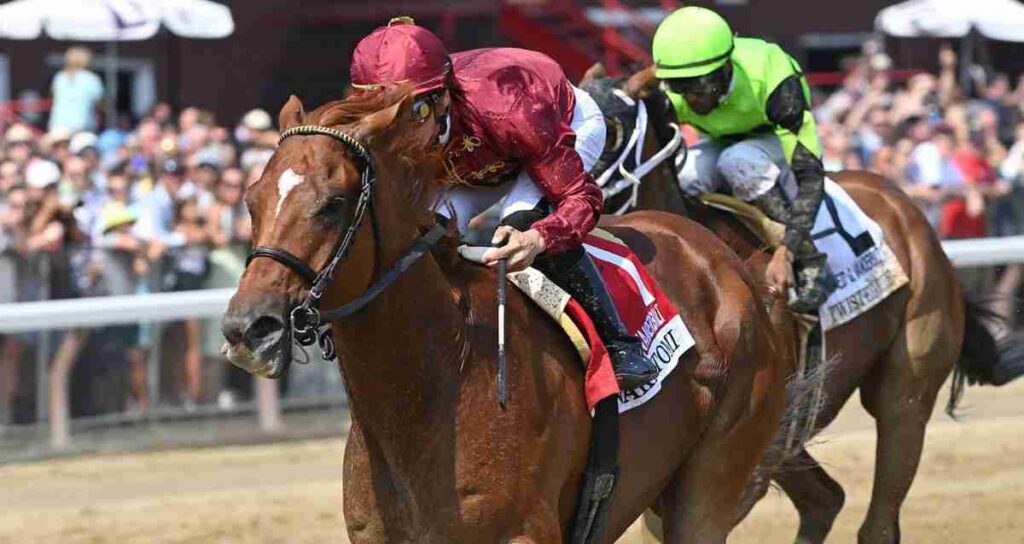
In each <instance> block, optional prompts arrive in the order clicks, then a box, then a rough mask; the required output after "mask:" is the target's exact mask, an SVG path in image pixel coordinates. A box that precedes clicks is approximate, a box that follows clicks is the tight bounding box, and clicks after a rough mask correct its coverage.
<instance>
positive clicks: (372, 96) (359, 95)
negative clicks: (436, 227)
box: [303, 84, 445, 223]
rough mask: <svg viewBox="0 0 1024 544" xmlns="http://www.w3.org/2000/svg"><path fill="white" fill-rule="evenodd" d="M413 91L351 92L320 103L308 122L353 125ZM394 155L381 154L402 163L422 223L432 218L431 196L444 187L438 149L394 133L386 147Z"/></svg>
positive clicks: (405, 185)
mask: <svg viewBox="0 0 1024 544" xmlns="http://www.w3.org/2000/svg"><path fill="white" fill-rule="evenodd" d="M412 91H413V88H412V87H411V86H410V85H407V84H398V85H392V86H386V87H380V88H377V89H373V90H363V91H357V92H355V93H352V94H351V95H349V96H347V97H346V98H344V99H343V100H335V101H332V102H328V103H326V104H323V105H321V106H320V107H318V108H316V109H315V110H313V111H311V112H309V113H307V114H306V115H305V117H304V119H303V122H304V123H306V124H317V125H321V126H326V127H332V128H341V129H344V127H346V126H350V125H354V124H356V123H358V122H359V121H361V120H362V119H363V118H365V117H366V116H368V115H372V114H374V113H377V112H379V111H381V110H384V109H387V108H390V107H392V106H394V105H395V104H399V103H401V102H402V101H403V100H405V99H406V98H407V97H408V96H409V95H410V94H411V93H412ZM386 149H387V150H388V151H387V152H388V153H389V154H392V156H389V157H381V162H387V163H389V164H399V165H400V166H401V168H402V169H403V171H402V172H400V177H401V182H400V183H402V185H403V188H404V192H405V195H406V196H407V200H408V202H409V203H410V205H411V206H412V207H413V209H414V210H416V211H417V212H421V213H420V215H422V216H423V223H427V222H429V221H430V220H432V218H433V213H432V212H430V211H429V205H430V202H431V195H434V194H436V193H437V192H438V191H439V190H441V189H443V188H444V185H445V182H444V179H445V178H444V176H443V175H442V174H441V173H442V172H443V164H442V160H441V153H440V151H439V150H431V149H425V148H424V147H423V146H422V143H421V142H415V141H413V139H412V138H411V137H409V138H406V137H404V135H403V134H397V135H395V136H394V137H393V138H392V139H391V140H390V141H389V142H388V145H387V148H386Z"/></svg>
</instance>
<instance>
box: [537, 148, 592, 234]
mask: <svg viewBox="0 0 1024 544" xmlns="http://www.w3.org/2000/svg"><path fill="white" fill-rule="evenodd" d="M524 168H525V171H526V172H527V173H528V174H529V175H530V177H531V178H533V180H534V182H535V183H536V184H537V187H538V188H539V189H540V190H541V192H542V193H544V197H545V198H546V199H547V200H548V202H550V203H551V204H552V205H553V206H554V211H553V212H552V213H551V215H549V216H547V217H545V218H544V219H541V220H540V221H537V222H536V223H534V224H533V229H534V230H536V231H537V232H539V233H540V234H541V236H542V237H543V238H544V241H545V245H546V248H547V249H546V252H548V253H551V254H557V253H562V252H564V251H566V250H568V249H572V248H574V247H579V245H580V244H581V243H583V237H584V236H586V235H587V234H588V233H590V231H592V230H594V227H595V226H597V220H598V219H599V218H600V217H601V208H602V207H603V206H604V196H603V195H602V194H601V189H599V188H598V187H597V183H595V182H594V178H593V177H592V176H591V175H590V174H589V173H588V172H587V171H586V169H584V168H583V161H582V160H581V159H580V156H579V154H578V153H577V152H576V149H575V148H574V147H573V138H572V137H571V136H569V137H566V136H563V137H561V138H559V140H558V142H556V143H555V144H554V145H552V146H550V147H548V148H547V150H545V151H542V152H541V153H539V154H537V155H535V156H534V157H532V158H531V160H530V162H529V163H527V164H526V165H524Z"/></svg>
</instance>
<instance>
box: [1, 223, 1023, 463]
mask: <svg viewBox="0 0 1024 544" xmlns="http://www.w3.org/2000/svg"><path fill="white" fill-rule="evenodd" d="M943 249H944V250H945V251H946V254H947V255H948V256H949V258H950V260H951V261H953V264H954V265H955V266H957V267H958V268H967V267H975V266H991V265H997V264H1018V263H1024V236H1011V237H1005V238H984V239H972V240H952V241H946V242H943ZM233 292H234V290H233V289H208V290H201V291H183V292H175V293H157V294H146V295H132V296H112V297H97V298H80V299H71V300H50V301H43V302H24V303H16V304H0V334H9V333H18V332H26V331H40V330H58V329H76V328H77V329H91V328H95V327H101V326H108V325H118V324H131V323H140V322H147V321H156V322H158V321H174V320H180V319H185V318H216V317H219V316H220V315H221V314H222V313H223V312H224V310H225V308H226V307H227V304H228V301H229V300H230V298H231V296H232V294H233ZM69 372H70V364H69V363H66V362H65V363H64V364H59V363H57V364H54V365H53V368H51V370H50V372H48V373H47V379H48V381H49V382H50V383H49V387H47V389H48V390H49V396H50V399H49V405H50V409H49V410H47V414H46V415H47V421H48V423H49V429H50V443H51V445H52V446H54V447H55V448H62V447H66V446H67V444H68V442H69V436H68V435H69V431H68V409H67V406H68V403H67V395H68V392H67V379H68V375H67V374H68V373H69ZM256 396H257V403H256V404H257V413H258V415H259V421H260V426H261V427H262V428H263V429H264V430H265V431H267V432H276V431H279V430H280V429H281V427H282V418H281V408H280V400H279V398H278V392H277V387H276V385H275V384H274V383H273V382H271V381H270V380H265V379H257V387H256ZM37 400H38V399H37Z"/></svg>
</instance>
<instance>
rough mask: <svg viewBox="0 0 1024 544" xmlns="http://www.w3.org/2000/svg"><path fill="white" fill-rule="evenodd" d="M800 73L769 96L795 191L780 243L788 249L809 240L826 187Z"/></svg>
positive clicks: (770, 113)
mask: <svg viewBox="0 0 1024 544" xmlns="http://www.w3.org/2000/svg"><path fill="white" fill-rule="evenodd" d="M801 78H802V76H801V75H800V74H793V75H792V76H790V77H788V78H786V79H784V80H783V81H782V82H781V83H779V84H778V86H776V87H775V90H774V91H772V93H771V95H769V97H768V101H767V104H766V108H767V114H768V119H769V120H770V121H771V122H772V123H773V124H774V125H775V134H776V135H777V136H778V138H779V141H780V142H781V143H782V150H783V152H784V153H785V155H786V160H787V161H788V162H789V165H790V167H791V168H792V170H793V175H794V177H795V178H796V183H797V195H796V198H795V199H794V200H793V203H792V204H791V206H790V210H789V221H788V222H787V224H786V234H785V236H784V237H783V243H784V244H785V245H786V247H788V248H789V249H790V250H791V251H795V250H796V248H797V246H799V245H800V244H801V242H803V241H804V240H807V241H810V235H811V228H812V227H813V226H814V219H815V216H816V215H817V213H818V207H819V206H820V205H821V199H822V195H823V192H824V189H825V168H824V166H823V165H822V162H821V144H820V141H819V140H818V133H817V128H816V126H815V123H814V116H813V115H812V114H811V110H810V107H809V105H808V104H807V98H806V95H805V94H804V88H803V85H802V82H801Z"/></svg>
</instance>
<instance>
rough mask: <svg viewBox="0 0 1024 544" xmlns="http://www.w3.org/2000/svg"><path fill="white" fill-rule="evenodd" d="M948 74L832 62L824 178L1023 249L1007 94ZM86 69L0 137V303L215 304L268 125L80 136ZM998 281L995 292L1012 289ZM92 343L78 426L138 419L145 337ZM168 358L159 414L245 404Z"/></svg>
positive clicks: (0, 391)
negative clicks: (131, 415)
mask: <svg viewBox="0 0 1024 544" xmlns="http://www.w3.org/2000/svg"><path fill="white" fill-rule="evenodd" d="M957 64H958V59H957V56H956V54H955V53H954V52H953V50H952V49H950V48H948V47H943V48H942V49H941V51H940V55H939V65H940V68H939V71H938V73H937V74H934V73H929V72H919V73H916V74H914V75H911V76H910V77H909V78H907V79H905V80H900V81H896V80H894V79H892V77H891V74H892V73H893V72H892V71H891V70H890V68H891V61H890V60H889V58H888V57H886V56H885V54H884V53H881V52H879V51H877V50H875V49H873V48H872V46H871V44H868V45H867V46H866V47H865V50H864V53H863V54H862V55H860V56H857V57H853V58H850V59H848V62H847V64H846V66H845V67H844V69H845V72H846V74H847V75H846V77H845V79H844V81H843V82H842V83H841V85H840V86H839V87H838V88H837V89H829V90H822V89H816V90H815V91H814V92H815V97H814V98H815V100H814V103H815V105H814V113H815V117H816V118H817V120H818V126H819V132H820V136H821V138H822V146H823V158H824V163H825V167H826V169H827V170H833V171H834V170H842V169H861V168H864V169H869V170H873V171H875V172H878V173H880V174H883V175H885V176H886V177H888V178H890V179H892V180H894V181H896V182H898V183H899V184H900V185H901V186H902V187H903V189H904V190H905V191H906V192H907V193H908V194H909V195H911V197H912V198H913V199H914V200H915V201H916V202H917V203H918V205H919V206H920V207H921V209H922V210H923V211H924V212H925V214H926V216H927V217H928V219H929V221H931V223H932V224H933V226H934V227H935V228H936V230H937V231H938V232H939V234H940V236H941V237H943V238H970V237H978V236H991V235H996V236H1002V235H1010V234H1021V233H1024V78H1022V79H1021V80H1019V81H1017V82H1016V84H1013V83H1011V80H1010V78H1009V77H1008V76H1007V75H1005V74H998V73H997V74H988V76H987V77H986V75H985V74H984V73H983V72H981V71H977V70H976V71H973V72H971V73H972V74H973V75H974V76H975V77H974V78H973V80H972V82H971V83H972V85H971V86H972V89H971V91H970V92H968V91H967V90H966V89H964V88H963V86H962V85H961V83H960V82H959V81H958V78H957V74H958V66H957ZM88 65H89V55H88V51H86V50H82V49H79V48H72V49H71V50H69V51H68V53H67V56H66V61H65V68H64V69H63V70H61V71H60V72H59V73H58V74H57V75H56V76H55V77H54V80H53V83H52V87H51V95H52V98H53V106H52V111H51V114H50V116H49V118H48V122H47V123H46V124H43V123H42V122H37V123H35V124H32V123H28V122H18V121H15V122H6V123H5V122H4V121H3V120H0V303H3V302H20V301H33V300H40V299H46V298H51V299H52V298H68V297H80V296H102V295H127V294H133V293H145V292H155V291H176V290H186V289H197V288H205V287H228V286H233V285H234V283H235V282H236V281H237V278H238V277H239V276H240V274H241V271H242V270H243V268H244V263H245V256H246V254H247V251H248V246H249V242H250V238H251V230H250V229H251V227H250V223H249V217H248V214H247V211H246V208H245V206H244V204H243V202H242V195H243V192H244V188H245V187H246V185H247V184H248V183H251V182H252V181H254V180H256V179H258V178H259V176H260V175H261V172H262V169H263V167H264V165H265V163H266V161H267V160H269V157H270V155H271V153H272V152H273V149H274V147H275V145H276V141H277V132H276V131H275V128H274V126H273V121H272V119H271V117H270V115H269V114H268V113H267V112H265V111H263V110H258V109H257V110H252V111H250V112H249V113H247V114H246V115H245V116H244V117H243V118H242V119H241V120H240V121H239V122H238V123H237V124H235V123H232V124H228V123H224V122H222V121H223V120H219V119H217V118H216V116H215V115H214V114H213V113H212V112H210V111H206V110H203V109H200V108H194V107H189V108H185V109H183V110H181V111H180V112H175V111H173V109H172V108H171V107H170V106H169V105H167V104H165V103H159V104H157V105H156V106H155V107H154V108H153V109H152V111H151V112H149V114H148V115H146V116H145V117H143V118H142V119H139V120H138V121H137V122H134V123H130V122H127V121H125V122H121V123H118V124H116V126H107V127H106V128H105V129H103V130H102V131H99V132H97V131H96V130H97V127H98V126H100V125H99V124H98V123H97V119H98V118H99V117H100V116H99V111H98V107H99V106H100V104H101V101H102V97H103V92H104V91H103V87H102V82H101V81H100V80H99V78H98V77H96V75H95V74H93V73H92V72H90V71H88V69H87V68H88ZM1010 272H1011V273H1009V274H1005V275H1004V278H1003V279H1004V280H1005V281H1006V282H1008V283H1007V285H1006V286H1004V288H1006V289H1011V290H1012V289H1015V288H1016V286H1017V283H1019V281H1020V278H1021V274H1020V271H1019V270H1017V269H1013V270H1011V271H1010ZM164 332H165V333H166V331H164ZM92 334H93V337H94V340H96V342H92V344H93V346H92V347H93V349H98V350H100V352H102V353H103V354H104V356H103V357H102V359H103V361H104V364H105V365H106V366H107V367H109V362H110V361H111V360H118V361H121V362H122V363H123V365H122V367H123V369H124V372H121V374H122V375H123V376H125V378H124V380H123V382H124V383H123V387H122V388H121V389H122V390H123V391H124V392H125V393H124V394H122V395H121V397H123V398H122V400H120V401H115V405H113V406H108V407H106V408H105V407H103V406H99V407H97V406H92V407H84V408H82V409H81V410H80V412H83V413H89V412H96V411H102V410H104V409H107V408H109V409H117V410H123V409H125V408H129V409H130V408H132V407H138V408H145V406H146V404H147V403H148V398H149V393H147V388H146V376H147V360H148V359H149V356H150V350H151V348H152V346H153V345H154V342H153V340H154V339H153V334H154V331H153V330H152V329H151V328H150V327H148V326H145V325H139V326H130V327H111V328H107V329H102V330H99V331H93V333H92ZM179 340H180V341H179ZM38 342H39V337H38V335H31V334H28V335H11V336H7V337H2V338H0V426H2V425H3V424H4V423H5V422H6V421H9V420H10V419H11V413H12V406H14V404H15V401H16V400H17V399H16V397H17V396H18V392H19V391H23V392H24V391H32V390H33V389H34V388H32V387H24V386H25V384H26V382H27V380H28V379H29V378H28V377H27V376H26V374H27V373H25V372H20V371H19V369H23V368H25V367H26V365H25V364H23V363H24V362H25V359H26V358H27V357H28V354H29V353H30V352H31V351H32V350H31V348H33V347H34V345H35V344H36V343H38ZM168 344H170V345H171V346H172V347H174V348H177V349H176V351H174V353H173V357H172V358H173V359H174V361H176V363H175V364H173V365H170V366H172V367H173V368H177V369H178V371H177V373H176V375H175V376H174V379H173V380H171V383H174V384H175V385H174V386H173V387H172V390H171V391H170V394H169V396H170V398H171V400H172V401H177V402H180V403H181V404H182V405H184V406H186V407H189V406H192V405H194V404H196V403H198V402H200V401H201V400H203V397H204V396H205V397H206V398H211V397H214V396H217V395H218V394H219V396H220V400H221V401H222V402H226V403H227V404H231V401H232V399H233V395H235V394H237V392H238V391H239V390H242V389H245V388H246V387H247V384H248V382H247V381H244V380H245V378H244V377H242V376H239V375H229V376H228V377H227V379H221V382H222V383H223V385H218V386H217V388H216V390H214V391H211V388H210V387H209V386H207V385H204V380H203V375H204V372H207V371H206V370H205V368H206V367H216V368H220V369H222V370H221V372H230V371H229V370H227V369H229V368H230V367H229V366H228V365H223V364H220V365H203V361H204V360H209V359H211V358H216V357H219V345H220V338H219V330H218V328H217V327H216V325H215V324H214V323H205V324H204V323H200V322H199V321H189V322H185V323H183V324H179V325H178V329H177V336H175V337H174V340H173V341H171V342H166V341H165V342H162V343H157V345H163V346H164V347H165V349H166V346H167V345H168ZM81 359H82V360H83V361H84V360H85V359H87V358H86V357H82V358H81ZM93 359H95V357H94V358H93ZM93 370H95V369H93ZM90 371H91V370H90V369H88V368H86V369H85V370H84V372H90ZM232 376H233V377H232ZM19 384H21V387H19ZM165 395H166V393H165ZM94 396H101V395H94ZM85 397H89V395H88V394H86V395H85Z"/></svg>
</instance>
